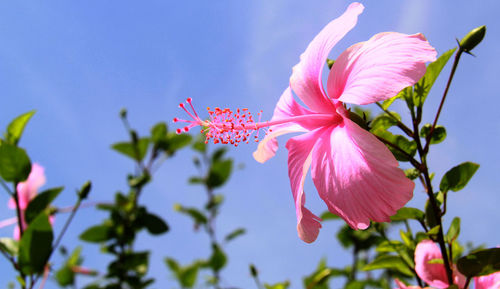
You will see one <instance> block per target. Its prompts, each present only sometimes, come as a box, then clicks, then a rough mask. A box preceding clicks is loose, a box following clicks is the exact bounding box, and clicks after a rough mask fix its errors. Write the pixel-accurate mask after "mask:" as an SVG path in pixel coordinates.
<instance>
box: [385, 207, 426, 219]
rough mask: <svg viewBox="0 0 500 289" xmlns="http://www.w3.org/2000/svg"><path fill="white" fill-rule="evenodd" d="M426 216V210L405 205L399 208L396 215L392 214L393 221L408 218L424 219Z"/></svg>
mask: <svg viewBox="0 0 500 289" xmlns="http://www.w3.org/2000/svg"><path fill="white" fill-rule="evenodd" d="M424 217H425V214H424V212H422V211H420V210H419V209H417V208H410V207H404V208H401V209H399V210H398V212H397V213H396V214H395V215H394V216H391V221H404V220H408V219H413V220H423V219H424Z"/></svg>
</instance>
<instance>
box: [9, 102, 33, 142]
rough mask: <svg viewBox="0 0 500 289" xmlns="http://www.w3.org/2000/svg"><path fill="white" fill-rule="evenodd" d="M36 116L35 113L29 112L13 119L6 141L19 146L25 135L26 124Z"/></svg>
mask: <svg viewBox="0 0 500 289" xmlns="http://www.w3.org/2000/svg"><path fill="white" fill-rule="evenodd" d="M34 114H35V111H34V110H32V111H28V112H27V113H24V114H21V115H20V116H18V117H16V118H15V119H13V120H12V121H11V122H10V124H9V126H7V133H6V134H5V141H6V142H7V143H9V144H13V145H17V143H18V142H19V139H20V138H21V135H22V134H23V131H24V128H25V127H26V124H27V123H28V121H29V120H30V119H31V117H32V116H33V115H34Z"/></svg>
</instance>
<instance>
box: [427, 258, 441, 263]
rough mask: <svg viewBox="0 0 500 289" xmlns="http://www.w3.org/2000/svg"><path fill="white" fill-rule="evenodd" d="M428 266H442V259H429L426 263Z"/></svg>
mask: <svg viewBox="0 0 500 289" xmlns="http://www.w3.org/2000/svg"><path fill="white" fill-rule="evenodd" d="M427 263H428V264H444V260H443V258H438V259H431V260H429V261H428V262H427Z"/></svg>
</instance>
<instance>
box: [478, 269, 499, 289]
mask: <svg viewBox="0 0 500 289" xmlns="http://www.w3.org/2000/svg"><path fill="white" fill-rule="evenodd" d="M474 284H475V286H474V288H475V289H498V288H500V272H495V273H492V274H490V275H486V276H481V277H475V278H474Z"/></svg>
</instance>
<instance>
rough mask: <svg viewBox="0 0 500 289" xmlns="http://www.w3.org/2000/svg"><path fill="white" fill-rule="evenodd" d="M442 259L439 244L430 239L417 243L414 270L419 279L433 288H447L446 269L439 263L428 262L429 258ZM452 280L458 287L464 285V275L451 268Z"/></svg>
mask: <svg viewBox="0 0 500 289" xmlns="http://www.w3.org/2000/svg"><path fill="white" fill-rule="evenodd" d="M435 259H441V260H442V259H443V255H441V250H440V249H439V246H438V245H437V244H436V243H434V242H433V241H431V240H424V241H422V242H420V243H418V245H417V248H416V249H415V271H416V272H417V275H418V276H419V277H420V279H422V280H424V281H425V282H426V283H427V284H429V285H430V286H433V287H435V288H448V286H450V284H448V277H447V275H446V269H445V267H444V265H443V264H442V263H441V264H440V263H429V261H431V260H435ZM453 281H454V283H455V284H457V285H458V286H459V287H460V288H463V287H464V285H465V277H464V276H463V275H462V274H460V272H458V270H457V269H456V268H453Z"/></svg>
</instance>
